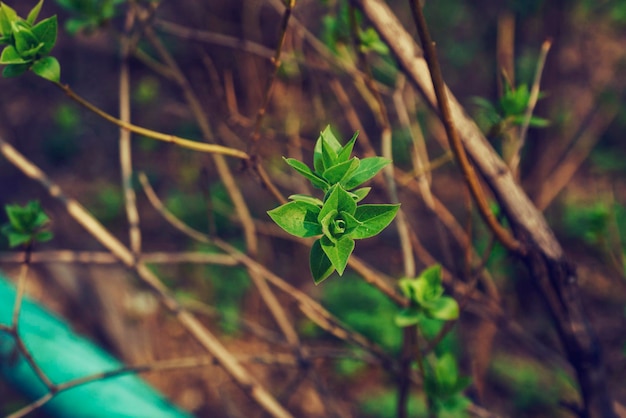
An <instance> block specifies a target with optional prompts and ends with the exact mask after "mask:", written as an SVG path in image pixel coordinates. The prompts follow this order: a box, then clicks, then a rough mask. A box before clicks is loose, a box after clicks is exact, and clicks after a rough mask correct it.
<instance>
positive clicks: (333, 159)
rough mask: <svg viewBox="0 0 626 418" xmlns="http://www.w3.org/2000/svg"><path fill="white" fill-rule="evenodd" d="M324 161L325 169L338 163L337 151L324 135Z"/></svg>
mask: <svg viewBox="0 0 626 418" xmlns="http://www.w3.org/2000/svg"><path fill="white" fill-rule="evenodd" d="M322 163H323V165H324V171H326V170H327V169H328V168H330V167H332V166H334V165H336V164H337V152H336V151H335V150H334V149H333V147H332V146H331V145H330V144H329V143H328V142H327V141H326V138H325V137H324V136H322ZM324 171H322V172H324Z"/></svg>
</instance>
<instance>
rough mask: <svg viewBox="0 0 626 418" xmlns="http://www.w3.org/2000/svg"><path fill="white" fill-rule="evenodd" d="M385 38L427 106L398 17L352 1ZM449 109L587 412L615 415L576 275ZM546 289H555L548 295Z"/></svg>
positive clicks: (499, 167) (425, 74) (367, 1)
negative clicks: (522, 247) (519, 244)
mask: <svg viewBox="0 0 626 418" xmlns="http://www.w3.org/2000/svg"><path fill="white" fill-rule="evenodd" d="M353 1H354V2H355V3H356V4H358V5H359V7H360V8H361V9H362V10H363V12H364V14H365V16H366V17H367V18H368V19H369V20H370V21H371V22H372V24H373V25H374V27H375V28H376V29H377V30H378V31H379V33H380V34H381V35H382V37H383V39H385V41H386V42H387V43H388V45H389V46H390V48H391V49H392V51H393V52H394V54H395V55H396V57H397V58H398V62H399V64H400V65H401V67H402V69H403V71H404V72H405V73H406V74H407V76H408V77H409V78H410V79H411V80H412V81H413V82H414V83H415V84H416V85H417V86H418V87H419V90H420V91H421V92H422V94H423V96H424V98H425V99H426V101H427V102H428V103H429V104H430V106H431V107H433V108H435V107H436V105H437V100H436V96H435V94H434V91H433V87H432V80H431V78H430V75H429V71H428V65H427V64H426V62H425V60H424V58H423V57H422V51H421V49H420V48H419V47H418V46H417V45H416V44H415V42H414V41H413V39H412V37H411V35H410V34H409V33H408V32H407V31H406V30H405V29H404V28H402V26H401V24H400V22H399V21H398V19H397V18H396V17H395V16H394V15H393V13H392V12H391V11H390V10H389V8H388V7H387V5H386V4H385V3H383V2H382V1H380V0H353ZM448 100H449V102H450V114H451V117H452V120H453V121H454V124H455V125H456V128H457V130H458V133H459V136H460V137H461V138H462V140H463V145H464V146H465V147H466V149H467V151H468V153H469V155H470V156H471V157H472V160H473V161H474V163H475V164H476V167H477V169H478V170H479V171H480V173H481V175H482V176H483V178H484V179H485V181H486V182H487V183H488V184H489V186H490V187H491V189H492V191H493V193H494V195H495V197H496V198H497V200H498V201H499V203H500V205H501V207H502V209H503V212H504V213H505V214H506V216H507V217H508V219H509V221H510V222H511V224H512V225H513V227H514V229H515V230H516V232H517V233H518V236H519V237H522V238H523V239H524V243H525V244H526V248H527V250H528V254H527V256H526V257H524V261H526V262H527V264H528V266H529V269H530V271H531V277H533V279H534V283H538V282H543V283H544V284H541V286H540V289H541V292H542V295H543V296H544V297H545V298H546V300H547V301H548V302H549V306H550V310H551V312H552V313H553V318H554V320H555V321H554V322H555V326H556V328H557V330H558V332H559V335H560V337H561V342H562V346H563V348H564V350H565V351H566V352H567V356H568V359H569V361H570V363H571V364H572V366H573V367H574V368H575V370H576V373H577V377H578V382H579V384H580V388H581V392H582V397H583V399H584V404H585V415H586V416H591V417H611V418H613V417H615V414H614V413H613V411H612V404H613V402H612V400H611V395H610V392H609V390H608V385H607V378H606V370H605V366H604V364H603V358H602V353H601V349H600V346H599V343H598V341H597V337H596V335H595V333H594V331H593V330H592V329H591V327H590V325H589V322H588V319H587V316H586V314H585V313H584V311H583V310H582V306H581V301H580V294H579V288H578V285H577V277H576V272H575V269H574V266H572V265H571V264H570V263H569V262H568V261H567V260H566V259H565V256H564V254H563V250H562V248H561V246H560V244H559V243H558V241H557V240H556V238H555V237H554V233H553V232H552V230H551V229H550V228H549V227H548V225H547V223H546V221H545V219H544V218H543V216H542V215H541V213H540V212H539V211H538V210H537V208H536V207H534V206H533V204H532V202H531V201H530V199H529V198H528V196H527V195H526V194H525V193H524V192H523V191H522V190H521V189H520V187H519V186H518V185H517V184H516V182H515V179H514V178H513V176H512V175H511V172H510V171H509V170H508V169H507V167H506V165H505V164H504V162H503V161H502V159H501V158H500V157H499V156H498V155H497V154H496V152H495V151H494V150H493V148H492V147H491V146H490V145H489V143H488V141H487V140H486V138H485V137H484V135H483V134H482V133H481V132H480V129H479V128H478V127H477V126H476V124H475V123H474V122H473V121H472V120H471V119H470V118H469V117H468V116H467V114H466V113H465V112H464V110H463V109H462V107H461V106H460V105H459V103H458V101H457V100H456V99H455V98H454V96H453V95H452V93H450V92H448ZM549 294H553V296H555V297H553V296H550V295H549Z"/></svg>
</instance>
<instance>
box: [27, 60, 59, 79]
mask: <svg viewBox="0 0 626 418" xmlns="http://www.w3.org/2000/svg"><path fill="white" fill-rule="evenodd" d="M32 70H33V72H34V73H35V74H37V75H38V76H39V77H42V78H45V79H46V80H50V81H52V82H55V83H60V82H61V66H60V65H59V61H57V59H56V58H54V57H50V56H48V57H44V58H42V59H40V60H38V61H35V63H34V64H33V66H32Z"/></svg>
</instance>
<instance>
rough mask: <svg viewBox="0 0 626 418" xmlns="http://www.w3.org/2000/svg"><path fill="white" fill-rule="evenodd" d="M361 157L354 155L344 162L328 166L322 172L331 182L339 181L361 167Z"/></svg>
mask: <svg viewBox="0 0 626 418" xmlns="http://www.w3.org/2000/svg"><path fill="white" fill-rule="evenodd" d="M359 164H360V163H359V159H358V158H356V157H354V158H352V159H351V160H348V161H344V162H343V163H339V164H336V165H334V166H332V167H330V168H328V169H327V170H326V171H324V173H323V174H322V177H324V178H325V179H326V180H327V181H328V182H329V183H330V184H335V183H339V182H340V181H342V180H344V179H346V178H349V177H350V176H351V175H352V173H354V172H355V171H356V170H357V169H358V168H359Z"/></svg>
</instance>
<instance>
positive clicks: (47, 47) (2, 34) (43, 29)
mask: <svg viewBox="0 0 626 418" xmlns="http://www.w3.org/2000/svg"><path fill="white" fill-rule="evenodd" d="M42 5H43V0H40V1H39V3H37V4H36V5H35V7H33V9H32V10H31V11H30V12H29V13H28V16H27V17H26V19H23V18H21V17H19V16H18V15H17V13H16V12H15V10H13V9H12V8H11V7H9V6H8V5H6V4H5V3H2V2H0V45H6V46H5V47H4V49H3V50H2V54H0V65H6V67H4V70H3V71H2V75H3V76H4V77H17V76H18V75H21V74H23V73H25V72H26V71H28V70H32V71H33V72H34V73H35V74H37V75H38V76H39V77H42V78H45V79H46V80H50V81H53V82H57V83H58V82H59V81H60V78H61V66H60V65H59V62H58V61H57V59H56V58H54V57H52V56H50V51H52V48H53V47H54V44H55V43H56V40H57V17H56V16H52V17H49V18H46V19H43V20H41V21H40V22H38V23H36V24H35V21H36V20H37V17H38V16H39V12H40V11H41V6H42Z"/></svg>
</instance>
